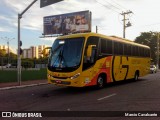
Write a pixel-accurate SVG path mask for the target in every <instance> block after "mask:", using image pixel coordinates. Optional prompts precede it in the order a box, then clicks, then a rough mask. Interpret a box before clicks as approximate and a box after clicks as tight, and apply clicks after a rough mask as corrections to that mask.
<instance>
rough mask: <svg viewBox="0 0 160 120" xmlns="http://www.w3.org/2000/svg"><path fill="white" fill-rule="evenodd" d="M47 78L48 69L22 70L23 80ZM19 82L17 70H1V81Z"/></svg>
mask: <svg viewBox="0 0 160 120" xmlns="http://www.w3.org/2000/svg"><path fill="white" fill-rule="evenodd" d="M43 79H47V70H46V69H44V68H43V69H40V70H22V74H21V80H22V81H28V80H43ZM7 82H17V71H15V70H12V71H11V70H8V71H7V70H0V83H7Z"/></svg>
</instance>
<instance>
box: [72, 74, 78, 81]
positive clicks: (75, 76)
mask: <svg viewBox="0 0 160 120" xmlns="http://www.w3.org/2000/svg"><path fill="white" fill-rule="evenodd" d="M78 76H80V73H77V74H75V75H74V76H72V77H71V80H73V79H75V78H77V77H78Z"/></svg>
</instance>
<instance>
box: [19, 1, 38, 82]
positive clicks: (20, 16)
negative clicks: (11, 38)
mask: <svg viewBox="0 0 160 120" xmlns="http://www.w3.org/2000/svg"><path fill="white" fill-rule="evenodd" d="M36 1H37V0H34V1H33V2H32V3H31V4H30V5H29V6H28V7H27V8H26V9H24V11H22V13H21V14H18V52H17V54H18V56H17V64H18V65H17V71H18V72H17V78H18V83H19V85H21V55H20V37H21V36H20V19H21V18H22V15H23V14H24V13H25V12H26V11H27V10H28V9H29V8H30V7H31V6H32V5H33V4H34V3H35V2H36Z"/></svg>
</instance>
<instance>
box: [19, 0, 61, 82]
mask: <svg viewBox="0 0 160 120" xmlns="http://www.w3.org/2000/svg"><path fill="white" fill-rule="evenodd" d="M36 1H37V0H34V1H33V2H32V3H31V4H30V5H29V6H28V7H27V8H26V9H24V11H22V13H20V14H18V51H17V54H18V55H17V56H18V57H17V79H18V83H19V85H21V53H22V50H21V45H22V41H20V37H21V36H20V20H21V18H22V15H23V14H24V13H25V12H26V11H27V10H28V9H29V8H30V7H31V6H32V5H33V4H34V3H35V2H36ZM60 1H62V0H41V1H40V7H45V6H47V5H51V4H54V3H57V2H60Z"/></svg>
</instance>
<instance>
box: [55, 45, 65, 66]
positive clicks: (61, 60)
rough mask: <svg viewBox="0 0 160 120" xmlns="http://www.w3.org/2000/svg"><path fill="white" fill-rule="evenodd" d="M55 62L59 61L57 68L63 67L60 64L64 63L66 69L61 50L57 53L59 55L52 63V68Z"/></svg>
mask: <svg viewBox="0 0 160 120" xmlns="http://www.w3.org/2000/svg"><path fill="white" fill-rule="evenodd" d="M56 61H59V65H58V67H59V68H62V67H63V65H62V64H63V63H62V62H64V64H65V66H66V67H67V63H66V61H65V58H64V56H63V48H62V49H61V50H60V51H59V54H58V56H57V58H56V60H55V62H54V63H53V65H54V67H56V66H55V63H56Z"/></svg>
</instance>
